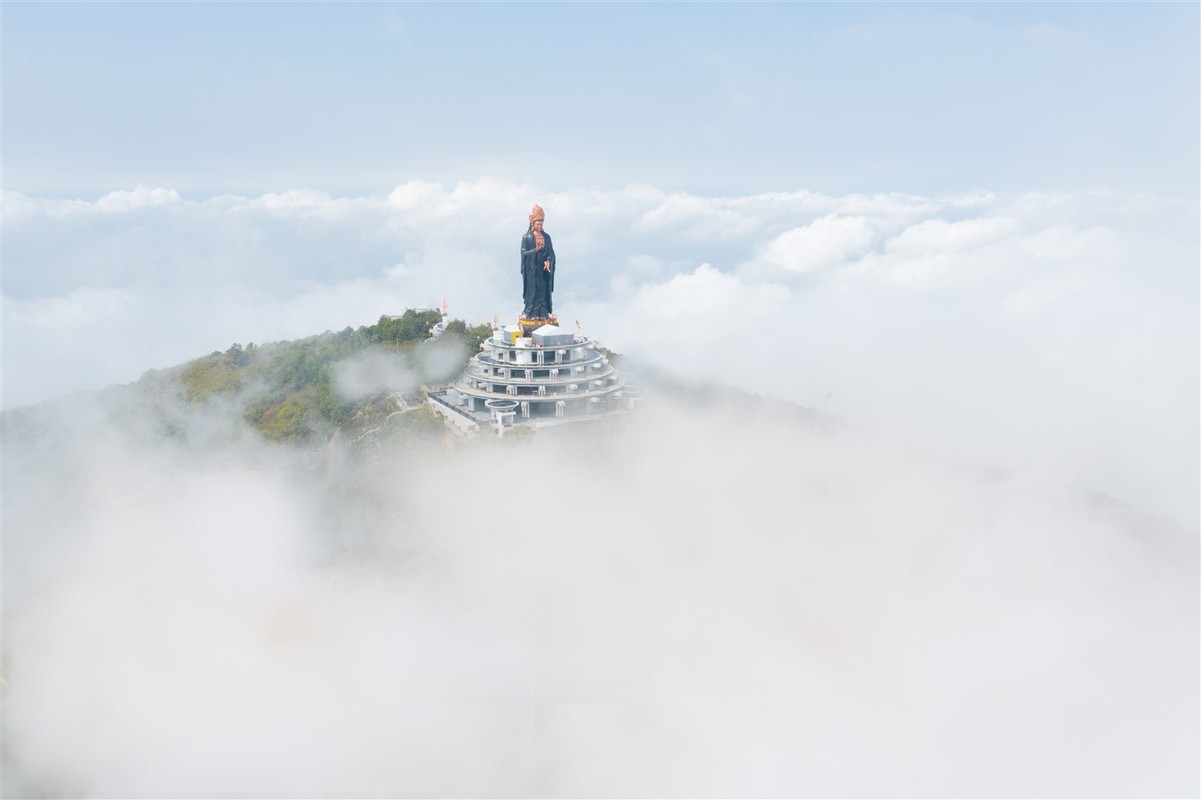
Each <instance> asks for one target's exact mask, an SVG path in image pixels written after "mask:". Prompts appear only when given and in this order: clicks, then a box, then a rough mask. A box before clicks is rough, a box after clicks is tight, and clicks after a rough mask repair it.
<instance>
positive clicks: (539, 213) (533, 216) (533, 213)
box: [530, 203, 546, 225]
mask: <svg viewBox="0 0 1201 800" xmlns="http://www.w3.org/2000/svg"><path fill="white" fill-rule="evenodd" d="M545 219H546V212H545V211H543V210H542V206H540V205H538V204H537V203H535V204H534V207H533V208H532V209H530V224H531V225H533V224H534V223H535V222H537V223H541V222H543V221H544V220H545Z"/></svg>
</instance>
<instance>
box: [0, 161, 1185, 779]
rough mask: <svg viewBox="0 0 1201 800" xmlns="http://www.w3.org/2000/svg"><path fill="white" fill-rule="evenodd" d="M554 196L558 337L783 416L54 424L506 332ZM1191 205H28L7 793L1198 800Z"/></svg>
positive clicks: (21, 279) (522, 199)
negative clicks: (1159, 798)
mask: <svg viewBox="0 0 1201 800" xmlns="http://www.w3.org/2000/svg"><path fill="white" fill-rule="evenodd" d="M532 202H539V203H540V204H541V205H543V207H544V208H545V209H546V211H547V223H546V228H547V231H548V232H550V233H551V235H552V236H553V237H554V242H555V247H556V251H557V254H558V266H559V275H558V279H557V281H556V295H555V303H556V308H557V309H558V310H559V311H560V314H561V316H562V317H563V321H564V323H565V324H567V325H568V326H569V327H572V328H574V324H575V322H576V321H577V320H578V321H579V323H580V325H581V327H582V328H583V330H584V331H585V332H587V333H589V334H591V335H593V336H597V337H599V339H600V341H601V342H602V343H603V344H605V345H607V346H609V347H611V348H612V349H614V350H617V351H619V352H622V353H625V354H627V355H629V356H630V357H631V362H630V363H632V364H634V365H635V366H637V365H641V366H642V367H643V368H645V369H646V370H647V371H648V373H649V374H658V375H660V376H661V377H663V378H665V379H666V381H665V385H667V386H670V385H673V381H681V380H682V381H692V382H705V381H715V382H717V383H720V384H726V385H729V386H734V387H737V388H738V389H741V390H743V391H746V392H751V393H758V394H760V395H762V396H763V398H764V399H761V400H757V401H752V400H748V399H746V398H743V399H741V400H738V399H730V400H728V401H722V402H718V401H715V400H710V401H702V400H700V399H698V398H697V397H694V396H692V395H693V394H695V393H690V392H689V391H687V390H685V391H682V392H670V391H663V392H659V393H658V394H656V395H655V396H654V397H655V399H654V400H653V401H652V402H651V403H650V404H649V405H648V407H647V408H645V409H644V410H643V411H642V412H641V413H639V414H637V415H634V416H631V417H628V418H625V419H623V420H622V421H621V422H620V423H619V424H616V425H614V426H610V427H605V428H602V429H600V430H594V431H592V432H591V433H589V432H579V433H576V434H562V435H539V436H537V437H536V438H535V439H534V440H533V441H513V439H515V438H517V437H511V438H510V439H509V440H507V441H506V442H503V443H491V444H483V445H475V446H466V445H458V446H449V445H447V446H435V447H432V449H431V448H430V447H428V446H426V447H419V446H402V445H399V444H396V443H393V444H392V445H390V446H388V447H385V448H383V449H379V450H364V449H363V448H362V447H355V446H352V445H354V443H352V442H340V443H337V444H335V445H332V446H330V447H328V448H324V449H321V450H319V451H307V450H295V449H288V448H284V447H279V446H269V445H267V444H265V443H263V442H262V441H260V440H259V439H258V438H257V435H256V434H254V433H253V432H252V431H250V430H248V429H243V427H242V423H241V422H240V419H241V412H240V408H239V407H238V405H237V402H236V400H235V399H229V400H228V401H227V402H225V403H221V402H215V401H212V400H211V399H210V403H209V404H207V405H201V406H189V407H185V406H181V405H178V402H177V401H176V400H174V399H172V398H170V397H160V398H146V397H145V396H143V395H140V394H138V391H140V390H136V389H127V390H118V391H110V392H106V393H104V394H103V395H99V396H91V395H77V396H73V397H70V398H68V399H65V400H58V401H56V402H54V403H52V404H50V405H46V406H41V407H36V408H20V407H21V406H26V405H27V404H33V403H37V402H40V401H44V400H46V399H47V398H51V397H54V396H57V395H63V394H68V395H69V394H71V393H74V392H78V391H79V390H85V389H96V388H100V387H103V386H107V385H109V384H112V383H125V382H129V381H134V380H136V379H137V378H138V377H139V376H140V375H141V374H142V373H143V372H144V371H145V370H147V369H149V368H156V367H168V366H171V365H174V364H178V363H181V362H183V361H186V360H187V359H190V358H194V357H196V356H200V355H204V354H206V353H209V352H212V351H214V350H225V349H226V348H227V347H229V345H230V344H231V343H233V342H239V343H242V344H248V343H249V342H251V341H254V342H258V343H260V344H262V343H264V342H269V341H273V340H279V339H290V338H297V337H302V336H308V335H311V334H314V333H318V332H320V331H323V330H326V329H329V330H341V329H343V328H344V327H346V326H352V327H357V326H359V325H364V324H370V323H373V322H374V321H375V320H377V319H378V318H379V316H380V315H381V314H394V313H400V312H401V311H403V310H404V309H405V308H408V307H415V306H436V305H439V304H440V303H441V302H442V301H443V299H444V298H445V299H446V300H447V301H448V302H449V304H450V313H451V316H452V317H459V318H463V319H466V320H467V321H469V322H471V323H476V322H480V321H484V320H488V321H491V320H492V319H493V315H494V314H496V315H497V316H498V317H499V318H500V319H502V320H508V319H511V318H512V317H514V316H515V315H516V314H517V312H518V310H519V309H518V298H519V292H520V288H519V281H518V262H517V258H516V254H517V243H518V240H519V237H520V235H521V233H522V232H523V231H524V229H525V220H526V216H525V215H526V213H527V211H528V208H529V205H530V203H532ZM1197 219H1198V217H1197V208H1196V204H1195V201H1191V200H1190V201H1185V202H1181V201H1177V200H1173V199H1170V198H1163V197H1153V196H1127V195H1116V194H1113V193H1107V192H1077V193H1065V194H1052V193H1040V194H1026V195H996V194H989V193H970V194H963V195H958V196H948V197H938V198H929V197H917V196H911V195H899V194H887V195H873V196H861V195H850V196H845V197H829V196H823V195H818V194H814V193H811V192H805V191H798V192H795V193H790V194H762V195H749V196H741V197H700V196H695V195H687V194H680V193H674V194H672V193H665V192H663V191H660V190H658V189H655V188H652V187H645V186H630V187H627V188H626V189H624V190H621V191H616V192H606V191H592V190H585V189H578V190H571V191H566V192H558V193H550V192H542V191H539V190H538V189H537V187H533V186H528V185H516V184H510V183H504V182H499V181H488V180H482V181H478V182H476V183H463V184H458V185H456V186H454V187H452V188H447V187H444V186H441V185H438V184H428V183H421V182H411V183H407V184H404V185H401V186H399V187H397V188H396V190H395V191H393V192H392V193H391V194H390V195H389V196H387V197H333V196H330V195H328V194H325V193H322V192H317V191H293V192H285V193H280V194H270V195H263V196H260V197H254V198H246V197H235V196H220V197H211V198H185V197H182V196H180V195H179V194H178V193H177V192H175V191H174V190H171V189H168V188H147V187H137V188H135V189H133V190H129V191H124V190H123V191H116V192H113V193H111V194H109V195H106V196H104V197H101V198H99V199H88V200H47V199H39V198H32V197H27V196H25V195H21V194H19V193H15V192H5V193H4V207H3V226H4V240H5V241H4V257H5V273H4V295H3V349H4V353H3V356H4V370H3V377H4V383H3V391H4V395H3V397H4V406H5V408H6V409H9V410H8V411H6V413H5V430H4V442H3V445H4V509H3V510H4V531H3V534H4V551H3V555H4V661H3V673H4V689H3V698H4V708H3V714H4V723H3V724H4V742H3V759H4V793H5V795H6V796H24V795H53V796H108V797H115V796H122V797H126V796H146V797H151V796H153V797H162V796H179V795H183V794H191V795H222V796H224V795H268V794H270V795H275V796H279V795H288V796H291V795H319V794H325V795H338V796H376V795H388V796H391V795H422V796H428V795H483V794H486V795H534V796H540V795H721V796H748V795H751V796H753V795H775V796H778V795H829V796H849V795H856V796H861V795H922V796H931V795H934V796H938V795H944V796H962V795H984V794H988V795H1039V796H1046V795H1090V796H1106V795H1126V796H1135V795H1137V796H1151V795H1189V794H1192V795H1195V794H1197V793H1198V791H1199V790H1201V787H1199V786H1198V766H1199V765H1198V756H1197V753H1198V751H1199V749H1201V742H1199V741H1198V728H1199V724H1198V723H1199V719H1198V705H1199V696H1198V681H1197V674H1198V672H1199V671H1201V664H1199V655H1198V649H1199V644H1198V605H1199V602H1198V529H1199V521H1198V515H1199V508H1198V504H1199V497H1198V494H1199V489H1198V487H1199V484H1201V467H1199V454H1198V439H1199V426H1198V415H1197V409H1198V403H1199V399H1201V398H1199V395H1201V390H1199V385H1198V384H1199V370H1201V366H1199V365H1201V345H1199V342H1198V336H1197V333H1198V316H1199V315H1198V305H1199V300H1198V298H1199V293H1198V273H1197V269H1196V258H1197V240H1198V239H1197V236H1198V235H1197V229H1198V222H1197ZM443 355H454V354H443ZM438 361H439V358H438V357H437V354H434V356H433V361H431V362H430V363H424V362H421V361H420V359H418V360H416V361H414V360H398V359H395V358H390V357H388V356H386V355H379V354H376V355H373V356H371V357H368V358H365V359H362V360H359V361H355V362H353V363H346V364H344V365H342V366H341V367H340V368H339V369H338V370H337V371H336V374H335V376H334V377H335V379H336V385H337V387H338V388H339V389H340V390H341V391H342V392H343V393H344V394H345V395H346V396H347V397H348V398H352V399H353V398H361V397H368V396H372V395H374V394H375V393H378V392H379V391H380V390H381V389H382V388H383V387H389V388H391V389H394V390H398V391H408V390H411V389H412V388H414V387H415V386H416V385H418V383H419V382H420V380H421V379H422V378H432V377H439V376H433V375H428V374H425V373H428V372H429V370H431V369H437V368H438V367H439V364H438V363H434V362H438ZM442 377H444V376H442ZM123 392H125V393H123ZM131 392H132V394H131ZM130 398H134V399H132V400H131V399H130ZM130 403H132V405H129V404H130ZM788 403H798V404H800V405H801V406H804V407H807V408H809V409H811V411H810V412H808V413H802V412H800V411H799V410H797V407H796V406H789V405H788ZM164 408H166V409H168V410H167V411H165V412H164V411H163V409H164ZM14 409H15V412H14ZM164 414H166V417H164V416H163V415H164ZM835 418H837V419H838V420H841V421H832V420H833V419H835ZM168 434H169V435H168Z"/></svg>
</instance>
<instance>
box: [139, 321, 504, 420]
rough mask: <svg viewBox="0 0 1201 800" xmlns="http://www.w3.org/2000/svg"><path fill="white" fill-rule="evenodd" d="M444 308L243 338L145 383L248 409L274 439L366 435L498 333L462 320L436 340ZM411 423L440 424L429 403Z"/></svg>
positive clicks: (197, 401)
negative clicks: (256, 339) (288, 337)
mask: <svg viewBox="0 0 1201 800" xmlns="http://www.w3.org/2000/svg"><path fill="white" fill-rule="evenodd" d="M440 320H441V315H440V314H439V313H438V312H437V311H435V310H415V309H408V310H407V311H405V312H404V314H402V315H400V316H397V317H387V316H384V317H380V319H379V321H378V322H377V323H375V324H374V325H368V326H361V327H359V328H358V329H354V328H350V327H346V328H344V329H343V330H341V331H338V332H337V333H334V332H329V331H327V332H326V333H322V334H319V335H317V336H310V337H308V338H305V339H299V340H296V341H289V342H274V343H270V344H263V345H255V344H254V343H253V342H252V343H250V344H248V345H246V346H242V345H241V344H238V343H235V344H233V345H232V346H231V347H230V348H229V349H227V350H226V351H224V352H220V351H215V352H213V353H211V354H209V355H207V356H204V357H201V358H197V359H195V360H193V361H190V362H188V363H186V364H183V365H181V366H178V367H173V368H170V369H166V370H153V371H151V372H148V373H147V374H146V375H144V376H143V377H142V379H141V380H140V381H139V382H138V385H140V386H142V387H143V388H145V389H151V390H156V389H157V390H167V391H169V392H171V393H172V394H176V395H177V396H178V397H179V398H180V399H181V400H183V401H184V402H185V403H186V404H188V405H191V406H198V405H204V404H213V405H216V404H222V403H229V402H231V401H232V402H233V403H235V404H236V405H237V406H239V407H240V410H241V414H242V417H243V419H244V420H245V421H246V422H247V423H249V424H250V425H252V426H253V427H254V428H255V429H256V430H257V431H258V432H259V433H261V434H262V435H263V436H264V437H265V438H267V439H269V440H272V441H281V442H295V443H319V442H322V441H325V440H328V439H329V438H330V437H332V436H335V435H337V434H338V433H344V434H349V435H362V434H363V433H364V432H365V431H367V430H369V429H370V428H371V427H372V426H373V425H380V424H381V423H382V422H384V421H385V420H386V419H387V418H388V417H389V416H390V415H392V414H394V413H395V412H397V411H400V410H403V409H406V408H407V407H408V406H409V404H416V403H419V401H420V400H421V399H422V393H423V389H422V387H423V385H426V384H428V383H431V382H434V383H436V382H440V381H445V380H447V379H449V378H451V377H453V376H454V375H456V374H458V372H460V371H461V370H462V368H463V366H464V365H465V364H466V362H467V359H468V358H470V356H471V355H472V354H473V353H475V352H477V351H478V350H479V346H480V342H481V341H483V340H484V339H485V338H486V337H487V336H488V335H489V334H490V333H491V328H490V326H488V325H486V324H481V325H476V326H468V325H467V324H466V323H465V322H463V321H462V320H453V321H451V322H449V323H448V324H447V326H446V331H445V333H443V334H442V335H441V336H440V337H439V338H437V339H435V340H430V341H427V340H428V339H429V334H430V329H431V328H432V327H433V326H434V325H435V324H436V323H438V322H439V321H440ZM406 416H408V417H411V418H412V419H407V420H405V424H406V425H409V426H413V425H417V426H423V425H424V426H426V427H430V428H431V429H432V428H434V427H436V426H438V425H439V423H438V421H437V420H436V418H434V417H433V416H432V415H431V414H429V412H428V411H427V410H426V409H424V408H423V407H417V408H414V409H412V410H411V411H410V412H409V413H408V414H407V415H406Z"/></svg>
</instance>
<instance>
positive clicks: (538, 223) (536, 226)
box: [534, 219, 542, 233]
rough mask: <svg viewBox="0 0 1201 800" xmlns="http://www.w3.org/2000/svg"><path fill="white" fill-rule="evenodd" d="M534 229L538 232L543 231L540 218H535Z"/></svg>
mask: <svg viewBox="0 0 1201 800" xmlns="http://www.w3.org/2000/svg"><path fill="white" fill-rule="evenodd" d="M534 230H535V231H537V232H538V233H542V220H540V219H536V220H534Z"/></svg>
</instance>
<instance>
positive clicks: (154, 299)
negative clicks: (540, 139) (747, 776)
mask: <svg viewBox="0 0 1201 800" xmlns="http://www.w3.org/2000/svg"><path fill="white" fill-rule="evenodd" d="M534 201H538V202H540V203H541V204H542V205H543V206H544V207H546V208H547V209H548V215H549V218H548V225H547V227H548V230H550V231H551V232H552V234H554V236H555V243H556V248H557V250H558V252H559V254H560V257H561V261H562V267H561V269H562V272H561V276H560V280H559V282H558V286H557V297H556V304H557V307H558V308H559V309H560V310H561V311H562V314H563V315H564V317H565V318H566V319H569V320H572V321H574V320H575V319H579V320H580V322H581V324H582V325H583V326H584V327H585V329H586V330H587V331H588V332H589V333H591V334H593V335H597V336H599V337H600V339H601V340H602V341H603V342H604V343H605V344H607V345H608V346H610V347H612V348H614V349H616V350H618V351H620V352H623V353H627V354H630V355H632V356H635V357H637V358H639V359H641V360H643V361H645V362H648V363H650V364H652V365H654V366H657V367H659V368H662V369H665V370H669V371H673V372H675V373H678V374H680V375H683V376H687V377H690V378H699V379H702V380H716V381H721V382H727V383H731V384H735V385H738V386H741V387H743V388H745V389H747V390H750V391H755V392H760V393H765V394H772V395H776V396H778V397H781V398H784V399H788V400H792V401H795V402H799V403H802V404H805V405H809V406H812V407H815V408H820V409H822V410H826V411H829V412H831V413H835V414H840V415H842V416H844V417H847V418H849V419H852V420H854V421H855V422H857V423H859V424H863V425H868V426H870V427H873V428H875V429H877V430H881V431H886V432H887V433H888V435H890V436H894V437H899V438H902V439H908V440H909V441H911V442H920V443H921V444H922V445H923V446H927V447H933V448H936V449H938V450H939V451H940V452H943V453H946V454H948V455H955V456H962V457H964V458H969V459H977V460H979V459H983V460H987V461H990V462H992V463H996V464H998V465H1002V466H1021V467H1022V468H1026V469H1035V470H1041V471H1043V472H1045V474H1046V475H1047V476H1048V478H1052V479H1055V480H1066V481H1074V482H1077V483H1079V484H1080V485H1082V486H1085V487H1088V488H1093V489H1099V490H1102V491H1106V492H1110V493H1113V494H1114V495H1115V496H1117V497H1119V498H1120V499H1123V500H1126V501H1129V502H1134V503H1136V504H1138V505H1140V506H1142V507H1144V508H1148V509H1153V510H1155V511H1157V512H1159V513H1165V514H1168V515H1169V516H1171V517H1173V518H1175V519H1177V520H1178V521H1184V522H1187V523H1189V524H1194V525H1195V524H1196V520H1197V506H1198V496H1197V489H1196V487H1197V485H1198V483H1199V482H1201V468H1199V465H1198V455H1197V447H1196V442H1197V440H1198V437H1199V430H1198V420H1197V415H1196V408H1197V406H1198V402H1199V389H1198V383H1199V377H1198V363H1199V362H1201V350H1199V347H1198V336H1197V331H1198V319H1199V311H1198V296H1199V290H1198V275H1197V270H1196V257H1197V241H1198V233H1197V228H1198V225H1197V214H1196V208H1195V204H1192V205H1190V204H1181V203H1177V202H1173V201H1168V200H1165V199H1162V198H1157V197H1154V196H1144V195H1119V194H1114V193H1106V192H1084V193H1030V194H993V193H987V192H976V193H967V194H962V195H953V196H947V197H921V196H913V195H904V194H879V195H848V196H843V197H831V196H825V195H821V194H817V193H813V192H808V191H797V192H793V193H768V194H759V195H748V196H733V197H703V196H696V195H689V194H683V193H667V192H663V191H661V190H659V189H656V188H654V187H649V186H640V185H631V186H628V187H626V188H625V189H623V190H620V191H598V190H589V189H576V190H571V191H566V192H557V193H552V192H541V191H539V190H538V189H537V187H534V186H531V185H528V184H515V183H509V182H504V181H496V180H480V181H476V182H470V183H468V182H464V183H459V184H456V185H454V186H450V187H448V186H443V185H441V184H438V183H429V182H422V181H412V182H409V183H406V184H403V185H401V186H398V187H397V188H396V189H395V190H394V191H392V192H391V193H390V194H389V195H387V196H371V197H337V196H331V195H330V194H328V193H325V192H320V191H313V190H296V191H287V192H280V193H272V194H267V195H262V196H258V197H239V196H232V195H221V196H216V197H209V198H201V199H190V198H186V197H182V196H180V195H179V193H177V192H175V191H173V190H171V189H165V188H150V187H145V186H139V187H136V188H134V189H132V190H127V191H117V192H113V193H111V194H109V195H106V196H104V197H101V198H99V199H97V200H94V201H85V200H46V199H39V198H32V197H27V196H25V195H22V194H20V193H16V192H6V193H5V194H4V239H5V274H4V297H3V314H4V322H3V325H4V378H5V380H4V387H3V388H4V403H5V406H6V407H10V408H11V407H14V406H19V405H22V404H26V403H31V402H36V401H38V400H41V399H44V398H46V397H49V396H53V395H56V394H63V393H67V392H71V391H75V390H78V389H84V388H97V387H100V386H103V385H107V384H110V383H113V382H124V381H129V380H133V379H135V378H136V377H138V376H139V375H140V374H141V373H142V372H143V371H144V370H146V369H147V368H151V367H162V366H168V365H171V364H175V363H178V362H180V361H183V360H185V359H188V358H192V357H195V356H197V355H201V354H204V353H208V352H211V351H213V350H224V349H225V348H227V347H228V346H229V344H230V343H232V342H235V341H236V342H240V343H243V344H245V343H247V342H249V341H257V342H264V341H271V340H276V339H284V338H295V337H300V336H305V335H309V334H312V333H316V332H320V331H322V330H326V329H332V330H338V329H341V328H343V327H345V326H346V325H352V326H357V325H362V324H368V323H371V322H374V321H375V320H376V319H378V317H379V316H380V315H381V314H387V313H397V312H399V311H401V310H402V309H403V308H405V307H409V306H435V305H438V304H440V303H441V301H442V300H443V299H444V298H446V299H448V300H449V302H450V309H451V314H452V315H454V316H459V317H463V318H465V319H467V320H469V321H471V322H478V321H483V320H491V319H492V316H493V314H494V313H495V314H499V316H500V317H501V318H502V319H509V318H511V317H512V316H513V315H514V314H516V313H517V311H518V305H517V304H518V299H517V298H518V293H519V286H518V274H517V273H518V270H517V261H516V258H515V256H514V251H515V249H516V244H515V243H516V241H517V240H518V238H519V236H520V234H521V232H522V230H523V229H524V221H525V214H526V213H527V210H528V206H529V204H530V203H531V202H534Z"/></svg>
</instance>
